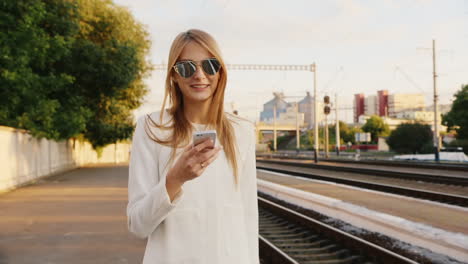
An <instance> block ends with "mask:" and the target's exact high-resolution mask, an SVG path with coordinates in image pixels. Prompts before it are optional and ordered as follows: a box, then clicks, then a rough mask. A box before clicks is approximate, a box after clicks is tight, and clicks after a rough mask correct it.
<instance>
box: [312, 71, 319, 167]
mask: <svg viewBox="0 0 468 264" xmlns="http://www.w3.org/2000/svg"><path fill="white" fill-rule="evenodd" d="M311 67H312V70H313V71H314V160H315V163H317V162H318V153H317V152H318V148H319V145H318V99H317V65H316V64H315V62H314V63H313V64H312V65H311Z"/></svg>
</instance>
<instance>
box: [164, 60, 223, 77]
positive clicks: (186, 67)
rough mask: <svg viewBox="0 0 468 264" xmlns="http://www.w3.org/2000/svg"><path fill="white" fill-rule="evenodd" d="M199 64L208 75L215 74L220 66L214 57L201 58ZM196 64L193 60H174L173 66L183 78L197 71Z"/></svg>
mask: <svg viewBox="0 0 468 264" xmlns="http://www.w3.org/2000/svg"><path fill="white" fill-rule="evenodd" d="M200 64H201V67H202V69H203V71H204V72H205V73H206V74H208V75H215V74H216V73H217V72H218V71H219V69H220V68H221V63H219V61H218V60H217V59H215V58H211V59H206V60H202V61H201V62H200ZM197 65H198V64H197V63H196V62H195V61H190V60H187V61H179V62H176V64H175V65H174V66H173V68H174V70H175V72H177V73H178V74H179V75H180V76H182V77H183V78H190V77H192V76H193V75H194V74H195V72H196V71H197Z"/></svg>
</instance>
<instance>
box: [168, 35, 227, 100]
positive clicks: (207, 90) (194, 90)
mask: <svg viewBox="0 0 468 264" xmlns="http://www.w3.org/2000/svg"><path fill="white" fill-rule="evenodd" d="M210 58H213V55H211V54H210V53H209V52H208V51H207V50H206V49H205V48H203V47H202V46H200V45H199V44H198V43H196V42H194V41H191V42H189V43H188V44H187V45H186V46H185V47H184V49H183V50H182V53H181V54H180V56H179V59H178V60H177V61H185V60H191V61H194V62H195V63H196V64H197V70H196V71H195V73H194V74H193V75H192V76H191V77H189V78H183V77H182V76H180V75H179V74H177V73H176V72H174V78H175V81H176V82H177V84H178V85H179V88H180V90H181V91H182V94H183V96H184V102H185V103H194V102H202V101H206V100H208V99H210V98H211V96H212V95H213V94H214V92H215V91H216V88H217V86H218V80H219V72H217V73H216V74H215V75H209V74H207V73H205V72H204V71H203V69H202V67H201V61H202V60H205V59H210Z"/></svg>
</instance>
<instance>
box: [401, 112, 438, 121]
mask: <svg viewBox="0 0 468 264" xmlns="http://www.w3.org/2000/svg"><path fill="white" fill-rule="evenodd" d="M396 118H399V119H407V120H415V121H420V122H423V123H430V122H434V112H429V111H413V110H407V111H402V112H398V113H397V114H396ZM439 121H440V120H439Z"/></svg>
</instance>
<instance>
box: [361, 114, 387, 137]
mask: <svg viewBox="0 0 468 264" xmlns="http://www.w3.org/2000/svg"><path fill="white" fill-rule="evenodd" d="M362 130H363V131H364V132H369V133H371V138H372V143H374V144H375V143H377V140H378V138H379V137H381V136H384V137H385V136H388V135H389V133H390V129H389V127H388V125H387V124H386V123H385V122H384V121H383V119H382V118H381V117H380V116H377V115H373V116H371V117H370V118H369V119H367V121H366V123H365V124H364V126H362Z"/></svg>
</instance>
